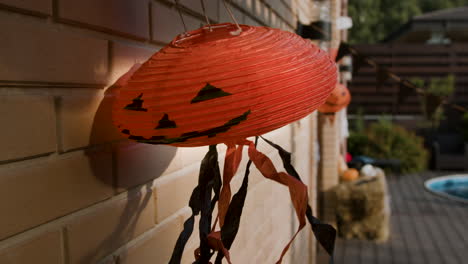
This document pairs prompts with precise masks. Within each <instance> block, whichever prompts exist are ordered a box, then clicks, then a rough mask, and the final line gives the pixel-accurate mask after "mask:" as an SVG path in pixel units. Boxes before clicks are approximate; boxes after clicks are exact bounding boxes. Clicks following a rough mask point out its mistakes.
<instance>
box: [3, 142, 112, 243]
mask: <svg viewBox="0 0 468 264" xmlns="http://www.w3.org/2000/svg"><path fill="white" fill-rule="evenodd" d="M111 162H112V160H111V155H110V153H109V152H106V151H93V152H88V153H86V154H85V153H83V152H78V153H71V154H67V155H62V156H59V157H50V158H43V159H41V160H40V161H34V162H27V163H28V164H23V165H17V166H15V167H12V166H3V167H2V168H0V175H1V177H0V211H1V212H8V213H5V214H2V217H1V218H0V239H2V238H5V237H8V236H10V235H13V234H16V233H18V232H21V231H23V230H26V229H28V228H31V227H34V226H37V225H39V224H42V223H44V222H47V221H50V220H52V219H55V218H57V217H60V216H63V215H65V214H68V213H70V212H73V211H76V210H78V209H80V208H83V207H85V206H89V205H91V204H93V203H96V202H98V201H101V200H103V199H106V198H108V197H110V196H111V195H112V194H113V188H112V187H111V185H109V184H110V182H111V181H110V179H111V177H112V176H111V165H112V164H111ZM31 163H32V164H31ZM11 201H14V202H11Z"/></svg>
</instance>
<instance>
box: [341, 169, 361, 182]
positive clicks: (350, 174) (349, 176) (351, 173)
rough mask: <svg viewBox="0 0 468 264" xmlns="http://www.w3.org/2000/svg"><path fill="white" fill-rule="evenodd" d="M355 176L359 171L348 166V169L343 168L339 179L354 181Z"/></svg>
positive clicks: (356, 176) (357, 176) (357, 175)
mask: <svg viewBox="0 0 468 264" xmlns="http://www.w3.org/2000/svg"><path fill="white" fill-rule="evenodd" d="M357 178H359V172H358V170H356V169H354V168H350V169H347V170H345V171H344V172H343V174H342V175H341V179H342V180H343V181H354V180H356V179H357Z"/></svg>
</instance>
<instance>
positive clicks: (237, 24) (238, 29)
mask: <svg viewBox="0 0 468 264" xmlns="http://www.w3.org/2000/svg"><path fill="white" fill-rule="evenodd" d="M223 4H224V8H226V11H227V12H228V13H229V16H231V19H232V21H234V23H235V24H236V26H237V31H236V32H231V34H233V35H239V34H240V33H241V32H242V28H241V27H240V26H239V23H237V20H236V18H235V17H234V14H233V13H232V11H231V8H229V5H230V4H231V0H229V5H228V3H226V0H223Z"/></svg>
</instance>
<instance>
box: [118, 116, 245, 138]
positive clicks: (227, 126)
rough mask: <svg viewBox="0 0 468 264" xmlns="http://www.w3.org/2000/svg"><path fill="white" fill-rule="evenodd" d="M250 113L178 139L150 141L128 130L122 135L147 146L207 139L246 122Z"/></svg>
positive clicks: (185, 134)
mask: <svg viewBox="0 0 468 264" xmlns="http://www.w3.org/2000/svg"><path fill="white" fill-rule="evenodd" d="M250 112H251V111H250V110H248V111H246V112H245V113H243V114H242V115H240V116H238V117H235V118H233V119H231V120H229V121H228V122H226V123H225V124H223V125H221V126H217V127H214V128H210V129H207V130H204V131H192V132H187V133H184V134H182V135H181V136H180V137H175V138H167V137H166V136H153V137H151V138H150V139H146V138H144V137H142V136H135V135H132V134H131V132H130V130H128V129H124V130H122V133H123V134H127V135H129V137H128V138H129V139H132V140H135V141H137V142H140V143H147V144H173V143H180V142H185V141H187V140H189V139H192V138H198V137H203V136H208V137H209V138H212V137H215V136H217V135H218V134H220V133H225V132H227V131H228V130H229V129H231V128H232V127H233V126H237V125H239V124H240V123H241V122H242V121H245V120H247V116H248V115H249V114H250Z"/></svg>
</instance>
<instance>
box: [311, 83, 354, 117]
mask: <svg viewBox="0 0 468 264" xmlns="http://www.w3.org/2000/svg"><path fill="white" fill-rule="evenodd" d="M350 101H351V95H350V93H349V90H348V88H346V86H344V85H342V84H337V85H336V87H335V89H333V91H332V93H331V94H330V96H329V97H328V98H327V101H326V102H325V104H323V105H322V106H320V107H319V109H318V110H319V112H321V113H324V114H332V113H336V112H338V111H340V110H341V109H343V108H345V107H346V106H347V105H348V104H349V102H350Z"/></svg>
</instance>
